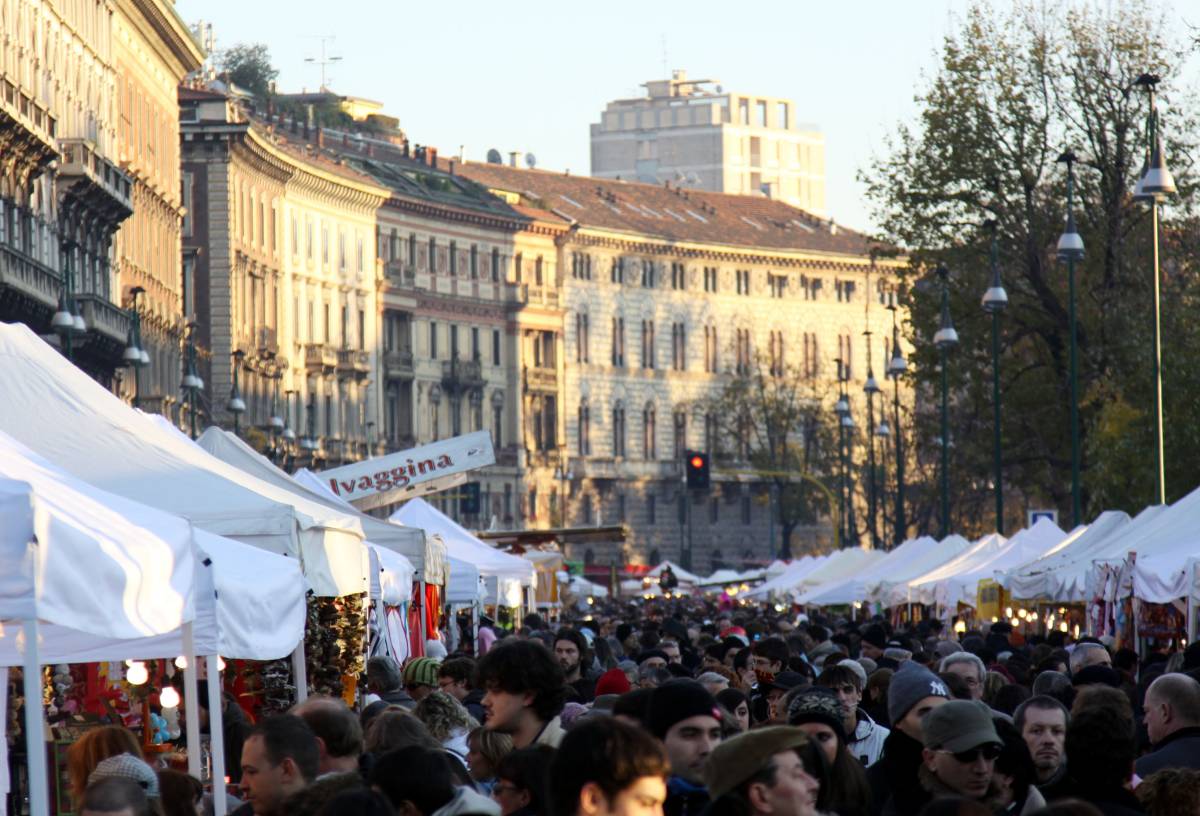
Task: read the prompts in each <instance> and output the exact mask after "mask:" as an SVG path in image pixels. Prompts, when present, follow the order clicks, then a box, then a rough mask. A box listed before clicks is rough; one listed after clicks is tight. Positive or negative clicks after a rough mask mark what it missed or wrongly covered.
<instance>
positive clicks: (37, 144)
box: [0, 77, 59, 180]
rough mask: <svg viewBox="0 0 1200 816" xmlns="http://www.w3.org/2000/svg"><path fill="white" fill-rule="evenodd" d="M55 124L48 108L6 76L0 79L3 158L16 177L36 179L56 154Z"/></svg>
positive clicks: (0, 123)
mask: <svg viewBox="0 0 1200 816" xmlns="http://www.w3.org/2000/svg"><path fill="white" fill-rule="evenodd" d="M55 125H56V122H55V119H54V117H53V116H52V115H51V114H50V111H49V110H47V109H46V108H44V107H42V106H41V104H39V103H38V101H37V100H36V99H34V98H33V97H31V96H29V95H28V94H26V93H25V91H24V90H23V89H21V88H18V87H17V86H16V85H14V84H13V83H12V81H11V80H10V79H8V78H7V77H3V78H0V133H3V134H4V136H5V140H4V141H5V143H4V155H5V158H6V159H7V160H9V161H12V162H13V163H14V164H15V168H14V170H15V171H16V172H15V176H17V177H21V176H23V175H24V176H26V177H27V178H29V179H30V180H32V179H35V178H37V177H38V176H39V175H41V173H42V170H44V169H45V168H46V165H48V164H49V163H50V162H52V161H54V160H55V159H57V158H58V157H59V153H58V145H57V144H56V143H55V141H54V130H55Z"/></svg>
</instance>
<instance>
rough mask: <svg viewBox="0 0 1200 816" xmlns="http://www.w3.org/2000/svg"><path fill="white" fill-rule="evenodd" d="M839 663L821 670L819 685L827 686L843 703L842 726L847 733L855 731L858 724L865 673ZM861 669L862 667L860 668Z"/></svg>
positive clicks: (818, 679)
mask: <svg viewBox="0 0 1200 816" xmlns="http://www.w3.org/2000/svg"><path fill="white" fill-rule="evenodd" d="M846 662H850V661H845V662H843V663H838V664H835V665H833V666H830V667H829V668H827V669H825V670H824V671H823V672H821V676H820V677H818V678H817V685H818V686H821V687H823V688H827V689H829V690H830V691H832V692H833V693H834V694H836V695H837V698H838V701H839V702H841V704H842V727H843V729H844V730H845V731H846V733H847V734H852V733H854V729H855V727H856V726H857V724H858V706H859V704H860V703H862V693H863V686H864V685H865V683H866V681H865V675H863V676H860V675H859V673H858V672H856V671H854V670H853V669H852V668H850V667H849V666H847V665H845V663H846ZM859 670H860V671H861V667H860V669H859Z"/></svg>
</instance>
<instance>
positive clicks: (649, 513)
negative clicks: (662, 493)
mask: <svg viewBox="0 0 1200 816" xmlns="http://www.w3.org/2000/svg"><path fill="white" fill-rule="evenodd" d="M646 523H647V524H658V497H657V496H647V497H646Z"/></svg>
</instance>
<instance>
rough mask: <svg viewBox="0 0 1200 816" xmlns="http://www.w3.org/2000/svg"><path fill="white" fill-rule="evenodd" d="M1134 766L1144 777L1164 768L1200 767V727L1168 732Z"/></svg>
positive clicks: (1139, 774) (1138, 773)
mask: <svg viewBox="0 0 1200 816" xmlns="http://www.w3.org/2000/svg"><path fill="white" fill-rule="evenodd" d="M1134 767H1135V768H1136V769H1137V775H1138V776H1140V777H1142V779H1145V778H1146V777H1147V776H1149V775H1150V774H1152V773H1154V772H1155V771H1161V770H1163V769H1164V768H1200V728H1195V727H1193V728H1180V729H1179V730H1178V731H1175V732H1173V733H1171V734H1168V735H1167V736H1165V737H1163V738H1162V740H1161V741H1160V742H1159V743H1158V744H1157V745H1155V746H1154V752H1153V753H1150V754H1146V755H1145V756H1144V757H1142V758H1141V759H1139V760H1138V761H1137V762H1136V763H1134Z"/></svg>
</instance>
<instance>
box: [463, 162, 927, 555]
mask: <svg viewBox="0 0 1200 816" xmlns="http://www.w3.org/2000/svg"><path fill="white" fill-rule="evenodd" d="M457 172H459V173H460V174H461V175H464V176H466V177H468V178H471V179H474V180H475V181H478V182H479V183H481V184H483V185H485V186H486V187H487V188H489V189H490V190H491V191H492V192H493V193H494V194H496V195H499V196H503V197H505V198H506V199H507V200H508V201H510V202H511V203H512V204H513V206H523V207H526V208H536V209H540V210H542V211H545V212H550V213H553V214H554V215H557V216H559V217H560V218H562V219H564V220H565V221H566V222H567V223H569V225H570V229H569V230H566V231H564V232H563V233H562V234H561V235H560V236H559V237H558V238H557V239H556V240H557V245H558V253H559V262H558V267H559V270H560V273H561V274H560V276H559V278H558V286H559V290H560V291H559V293H558V295H557V298H558V302H559V304H560V308H561V310H562V319H563V325H562V329H561V331H562V335H563V337H564V339H565V340H564V342H563V344H562V348H563V351H564V353H565V358H566V359H565V360H564V361H563V362H562V363H561V369H562V371H563V376H564V379H563V381H562V383H561V385H560V387H559V391H558V394H559V404H560V405H561V406H562V413H563V414H564V416H565V420H564V424H565V431H566V432H565V438H564V439H563V440H562V445H563V452H562V454H561V457H562V458H563V460H564V461H565V462H566V467H565V471H564V472H563V473H562V475H563V479H564V482H563V486H562V487H563V490H562V495H564V496H565V501H566V508H565V520H564V521H565V526H579V527H587V526H593V525H598V524H602V523H603V524H613V523H618V522H620V523H624V524H627V525H628V527H629V530H630V535H629V538H628V540H627V543H626V549H625V550H623V551H619V552H618V551H615V550H614V549H613V548H611V547H608V548H602V547H595V548H591V547H580V548H578V549H579V551H576V550H574V549H572V550H571V551H570V552H569V557H571V558H574V559H578V560H581V561H584V562H593V563H596V564H613V563H615V564H622V563H637V562H642V563H647V562H649V563H654V562H656V561H658V560H660V559H663V558H671V559H674V560H682V561H683V562H685V563H686V562H688V561H689V560H690V562H691V563H692V565H693V568H694V569H697V570H700V571H705V570H708V569H710V568H713V567H717V566H721V565H725V566H731V565H739V564H741V563H744V562H753V561H763V560H765V559H767V558H768V557H769V555H770V553H771V551H772V543H771V536H770V535H769V532H770V530H771V515H770V509H769V508H770V503H769V500H768V491H769V489H770V487H769V484H768V481H767V480H765V479H762V478H759V477H757V476H756V475H755V471H754V468H753V467H752V466H751V464H750V463H749V462H748V461H747V453H746V446H745V445H739V444H736V442H737V440H735V439H734V438H733V437H732V435H729V436H728V438H722V435H724V434H727V433H728V432H727V430H726V429H728V428H729V426H730V423H729V422H728V421H726V420H727V418H722V417H718V416H714V415H712V413H711V412H712V410H713V407H712V405H713V401H714V399H715V398H716V397H718V396H719V395H720V394H721V393H722V392H723V390H724V389H725V387H726V385H727V384H728V383H729V382H731V381H732V380H733V379H734V378H735V377H736V376H737V374H738V373H739V372H745V371H746V370H747V368H748V367H750V366H753V365H754V361H755V360H756V359H763V358H764V357H765V358H767V359H769V360H770V362H769V364H768V366H769V368H770V369H771V371H770V373H769V376H779V375H780V374H781V373H782V371H783V369H784V368H785V361H786V365H787V367H788V368H789V369H790V370H799V371H801V372H802V376H803V378H804V380H805V381H806V382H809V383H811V384H812V387H813V390H814V392H815V393H820V394H824V395H825V396H826V399H825V401H824V402H823V404H825V405H826V407H827V408H828V410H829V411H830V412H832V408H833V401H834V399H835V390H836V386H835V383H836V378H837V373H838V370H839V364H838V363H837V362H835V360H841V363H840V366H841V370H842V373H843V374H845V375H846V376H848V378H849V381H850V385H849V388H850V391H851V394H850V401H851V403H852V405H853V415H854V416H855V417H856V419H857V422H858V425H859V427H860V428H862V427H863V426H866V425H867V422H866V411H865V405H864V403H865V399H864V397H863V391H862V387H863V382H864V380H865V379H866V375H867V357H868V354H871V356H872V360H873V363H874V366H873V369H874V373H875V375H876V377H878V378H879V380H880V381H882V375H883V371H884V367H885V366H884V361H885V359H886V356H887V354H888V351H889V347H888V341H889V340H890V338H891V313H890V312H889V311H887V309H886V308H885V304H886V301H887V297H888V294H889V292H890V291H891V289H892V287H893V286H894V285H895V263H896V262H894V261H889V262H883V261H878V262H876V261H874V260H873V257H872V254H871V245H870V243H869V242H868V240H867V239H866V238H865V236H862V235H859V234H856V233H854V232H851V231H848V230H845V229H841V228H839V227H838V226H836V225H834V224H831V223H830V222H828V221H822V220H820V219H817V218H814V217H813V216H812V215H810V214H808V213H806V212H802V211H800V210H798V209H796V208H794V207H792V206H790V205H788V204H786V203H784V202H781V201H773V200H767V199H765V198H762V197H760V196H736V195H726V194H721V193H709V192H702V191H697V190H691V189H682V188H679V187H676V186H675V185H666V184H657V185H647V184H640V183H633V182H624V181H607V180H598V179H594V178H587V177H576V176H569V175H565V174H562V173H554V172H546V171H540V170H524V169H517V168H513V167H507V166H503V165H497V164H475V163H468V164H464V165H462V166H461V167H460V168H459V169H458V170H457ZM868 330H869V331H871V332H872V334H871V335H869V336H868V335H865V334H864V332H865V331H868ZM868 344H870V348H869V347H868ZM760 355H761V356H760ZM905 399H906V400H907V399H908V396H907V395H906V396H905ZM875 404H876V406H877V407H878V406H879V403H878V402H876V403H875ZM876 418H877V419H878V414H877V415H876ZM859 433H860V435H859V442H858V443H857V445H856V446H855V447H854V453H853V458H854V461H855V462H856V463H857V464H858V465H859V466H861V465H862V463H863V460H864V459H865V458H866V454H865V451H864V443H863V438H864V437H863V435H862V433H861V431H860V432H859ZM865 438H867V439H869V438H870V436H869V435H868V436H866V437H865ZM688 448H693V449H699V450H706V451H709V452H712V453H713V454H714V485H713V489H712V490H711V491H709V492H707V493H705V494H702V495H701V494H695V495H691V496H689V495H688V494H687V492H686V491H685V490H684V489H683V487H682V483H681V477H682V475H683V471H682V464H683V451H684V450H685V449H688ZM833 455H834V456H836V454H833ZM831 487H832V485H831ZM857 495H858V496H860V497H861V496H862V492H861V490H860V491H857ZM686 502H690V503H691V504H690V506H688V507H685V503H686ZM688 518H690V519H691V522H692V523H691V525H690V532H689V525H687V524H686V523H685V521H684V520H685V519H688ZM860 518H861V516H860ZM830 521H831V519H830V518H829V516H824V517H823V518H821V519H820V520H819V522H818V523H817V524H815V525H812V526H810V527H808V528H804V529H800V530H798V531H796V532H795V533H794V534H793V537H792V541H791V543H792V545H793V547H794V551H795V550H803V549H805V548H806V547H808V546H818V545H819V546H828V545H829V544H830V543H831V540H830V539H831V538H832V535H831V526H830ZM524 523H525V524H526V526H528V527H531V528H536V527H545V526H548V520H546V519H545V518H544V517H543V516H542V515H536V514H535V515H530V516H527V517H526V518H525V519H524ZM861 527H862V525H860V529H861Z"/></svg>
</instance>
